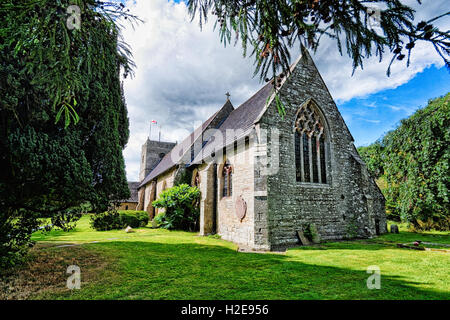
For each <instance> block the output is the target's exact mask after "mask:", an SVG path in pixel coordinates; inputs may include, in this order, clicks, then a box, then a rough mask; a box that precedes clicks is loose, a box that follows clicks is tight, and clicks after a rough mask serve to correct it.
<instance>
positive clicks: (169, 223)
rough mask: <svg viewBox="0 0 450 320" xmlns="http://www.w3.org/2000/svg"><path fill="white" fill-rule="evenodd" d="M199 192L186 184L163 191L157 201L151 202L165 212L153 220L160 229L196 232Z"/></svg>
mask: <svg viewBox="0 0 450 320" xmlns="http://www.w3.org/2000/svg"><path fill="white" fill-rule="evenodd" d="M199 200H200V190H199V189H198V188H197V187H190V186H189V185H187V184H180V185H177V186H174V187H172V188H169V189H167V190H164V191H163V192H162V193H161V195H160V196H159V199H157V200H155V201H153V203H152V205H153V206H154V207H156V208H163V209H165V212H164V213H163V214H159V215H158V216H157V217H156V218H155V219H157V222H158V223H159V224H160V226H161V227H163V228H166V229H177V230H189V231H193V230H197V229H198V223H199V221H198V220H199V217H200V209H199Z"/></svg>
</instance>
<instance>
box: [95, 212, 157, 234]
mask: <svg viewBox="0 0 450 320" xmlns="http://www.w3.org/2000/svg"><path fill="white" fill-rule="evenodd" d="M148 220H149V219H148V213H147V212H146V211H133V210H118V211H106V212H103V213H100V214H95V215H92V216H91V226H92V228H94V229H95V230H97V231H107V230H117V229H124V228H126V227H128V226H130V227H132V228H139V227H145V226H146V225H147V224H148Z"/></svg>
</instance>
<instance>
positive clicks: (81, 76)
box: [0, 0, 132, 263]
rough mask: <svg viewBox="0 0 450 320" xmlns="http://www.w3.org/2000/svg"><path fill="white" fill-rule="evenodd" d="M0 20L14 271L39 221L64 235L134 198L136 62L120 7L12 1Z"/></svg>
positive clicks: (9, 247) (5, 191) (3, 250)
mask: <svg viewBox="0 0 450 320" xmlns="http://www.w3.org/2000/svg"><path fill="white" fill-rule="evenodd" d="M72 4H76V5H78V6H79V7H80V9H81V29H79V30H77V29H73V30H70V29H68V27H67V24H66V22H67V19H68V16H69V15H68V14H67V12H66V9H67V7H68V6H69V5H72ZM0 12H1V13H2V19H1V20H0V36H1V38H0V56H1V63H0V96H1V97H2V99H1V100H0V166H1V168H2V170H1V172H0V229H1V235H2V236H1V238H0V259H1V261H0V263H7V262H10V259H9V258H5V257H7V256H11V255H15V254H16V253H20V252H22V251H23V250H22V249H23V248H24V247H26V246H27V245H28V244H29V240H30V234H31V231H32V230H34V229H35V228H36V227H37V225H38V222H39V221H38V217H41V216H43V215H45V216H48V217H51V219H52V224H53V225H54V226H59V227H62V228H64V229H67V228H70V226H71V224H70V222H73V221H74V220H76V217H77V216H79V214H80V211H81V207H80V206H81V205H82V204H84V203H86V202H87V201H88V202H90V204H91V205H92V206H93V210H94V211H97V212H102V211H104V210H106V209H107V207H108V205H109V203H110V201H111V200H113V199H125V198H127V197H128V196H129V191H128V187H127V182H126V177H125V169H124V159H123V156H122V149H123V148H124V146H125V144H126V143H127V140H128V134H129V131H128V117H127V108H126V105H125V101H124V97H123V92H122V89H121V83H120V72H121V70H122V71H124V72H125V73H127V72H129V71H130V69H131V67H132V63H131V60H130V55H129V52H128V51H127V50H123V49H124V48H125V49H126V47H124V45H123V44H122V43H121V42H120V37H119V33H120V32H119V31H120V30H119V27H118V25H117V24H116V23H115V17H118V16H120V15H125V16H126V13H123V12H124V8H123V7H122V5H116V6H115V7H114V5H113V4H108V3H106V2H100V1H94V0H78V1H69V0H58V1H53V0H34V1H31V0H10V1H4V2H3V3H2V4H1V5H0ZM61 119H65V121H61ZM68 222H69V224H67V223H68Z"/></svg>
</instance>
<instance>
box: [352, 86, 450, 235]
mask: <svg viewBox="0 0 450 320" xmlns="http://www.w3.org/2000/svg"><path fill="white" fill-rule="evenodd" d="M449 102H450V93H449V94H447V95H446V96H445V97H442V98H438V99H435V100H432V101H430V102H429V104H428V106H427V107H425V108H423V109H419V110H418V111H417V112H416V113H414V114H413V115H412V116H411V117H409V118H407V119H404V120H402V121H401V124H400V126H399V127H398V128H397V129H396V130H394V131H391V132H389V133H388V134H386V136H385V137H384V138H383V140H382V142H381V143H380V142H377V143H376V144H374V145H371V146H369V147H366V148H365V149H361V148H360V149H359V151H361V150H362V152H361V153H360V154H361V156H362V157H363V159H364V160H365V161H366V163H367V164H368V167H369V170H372V172H373V170H374V169H373V168H383V170H384V178H385V179H386V181H387V188H386V189H385V190H384V194H385V196H386V200H387V204H388V206H389V207H392V208H393V209H394V210H395V211H396V212H397V213H398V215H399V217H400V218H401V220H402V221H407V222H409V223H410V224H411V225H412V226H414V227H415V228H416V229H428V228H435V229H443V230H449V229H450V224H449V222H450V204H449V194H448V192H449V189H450V148H449V146H450V129H449V128H450V106H449ZM367 150H371V151H369V152H367ZM371 168H372V169H371ZM376 170H377V169H375V172H376ZM394 214H395V212H394Z"/></svg>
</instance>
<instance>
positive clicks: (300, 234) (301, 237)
mask: <svg viewBox="0 0 450 320" xmlns="http://www.w3.org/2000/svg"><path fill="white" fill-rule="evenodd" d="M297 236H298V239H299V240H300V242H301V244H302V245H304V246H309V245H310V244H311V243H310V242H309V240H308V239H307V238H306V237H305V235H304V234H303V231H302V230H297Z"/></svg>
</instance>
